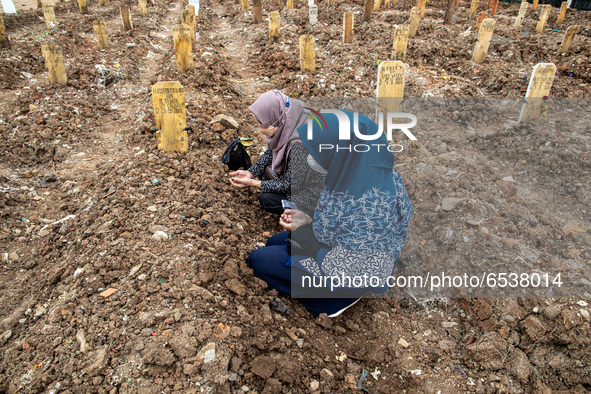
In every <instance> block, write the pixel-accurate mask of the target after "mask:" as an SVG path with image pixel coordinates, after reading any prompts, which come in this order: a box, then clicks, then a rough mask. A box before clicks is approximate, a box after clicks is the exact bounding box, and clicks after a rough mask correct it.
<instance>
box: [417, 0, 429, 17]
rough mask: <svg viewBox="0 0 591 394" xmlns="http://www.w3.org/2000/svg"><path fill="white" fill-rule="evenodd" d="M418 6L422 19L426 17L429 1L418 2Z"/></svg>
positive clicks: (419, 0) (421, 0)
mask: <svg viewBox="0 0 591 394" xmlns="http://www.w3.org/2000/svg"><path fill="white" fill-rule="evenodd" d="M417 5H418V6H419V7H420V8H421V18H424V17H425V7H426V6H427V0H418V2H417Z"/></svg>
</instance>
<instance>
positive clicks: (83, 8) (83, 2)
mask: <svg viewBox="0 0 591 394" xmlns="http://www.w3.org/2000/svg"><path fill="white" fill-rule="evenodd" d="M78 8H80V13H81V14H88V7H86V0H78Z"/></svg>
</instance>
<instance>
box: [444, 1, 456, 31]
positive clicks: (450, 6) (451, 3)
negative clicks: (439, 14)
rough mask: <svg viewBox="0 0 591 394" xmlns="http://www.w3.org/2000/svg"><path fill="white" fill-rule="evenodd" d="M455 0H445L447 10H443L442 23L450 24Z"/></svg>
mask: <svg viewBox="0 0 591 394" xmlns="http://www.w3.org/2000/svg"><path fill="white" fill-rule="evenodd" d="M455 4H456V1H455V0H448V1H447V10H446V11H445V19H444V20H443V24H444V25H451V22H452V19H453V16H454V9H455V7H456V5H455Z"/></svg>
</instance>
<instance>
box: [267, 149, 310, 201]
mask: <svg viewBox="0 0 591 394" xmlns="http://www.w3.org/2000/svg"><path fill="white" fill-rule="evenodd" d="M306 156H307V151H306V148H304V145H303V144H299V143H296V144H294V145H293V146H292V147H291V149H290V151H289V156H287V168H286V169H285V174H284V175H283V179H271V180H263V181H262V182H261V191H262V192H263V193H278V194H285V195H286V196H289V195H290V194H291V190H292V188H293V184H292V182H294V179H299V178H302V177H303V175H302V174H301V172H302V171H305V169H302V163H306ZM269 164H271V163H269ZM304 165H306V164H304ZM306 166H307V165H306ZM264 171H265V169H264V168H263V172H264ZM304 175H305V173H304ZM294 177H295V178H294ZM298 177H299V178H298Z"/></svg>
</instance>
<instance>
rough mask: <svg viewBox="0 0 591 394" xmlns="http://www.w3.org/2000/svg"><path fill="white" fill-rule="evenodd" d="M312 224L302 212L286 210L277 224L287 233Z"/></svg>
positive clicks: (309, 218)
mask: <svg viewBox="0 0 591 394" xmlns="http://www.w3.org/2000/svg"><path fill="white" fill-rule="evenodd" d="M310 223H312V218H311V217H310V216H308V215H307V214H306V213H304V212H302V211H298V210H296V209H286V210H285V211H283V214H281V217H280V218H279V224H280V225H281V226H282V227H283V228H284V229H286V230H287V231H295V230H296V229H297V228H298V227H300V226H306V225H308V224H310Z"/></svg>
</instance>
